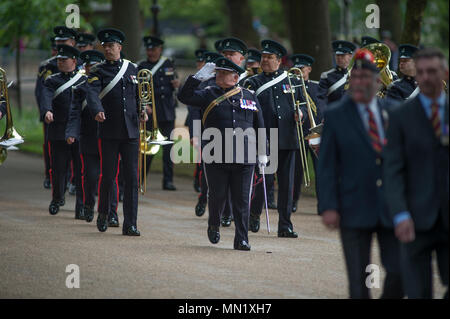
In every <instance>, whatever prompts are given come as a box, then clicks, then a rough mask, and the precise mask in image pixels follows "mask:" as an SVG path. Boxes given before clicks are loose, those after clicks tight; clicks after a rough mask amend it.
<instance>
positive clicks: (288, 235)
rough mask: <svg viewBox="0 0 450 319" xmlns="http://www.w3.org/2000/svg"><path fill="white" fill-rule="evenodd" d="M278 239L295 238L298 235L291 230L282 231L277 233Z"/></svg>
mask: <svg viewBox="0 0 450 319" xmlns="http://www.w3.org/2000/svg"><path fill="white" fill-rule="evenodd" d="M278 237H286V238H297V237H298V234H297V233H296V232H295V231H293V230H292V229H290V228H288V229H287V230H282V231H279V232H278Z"/></svg>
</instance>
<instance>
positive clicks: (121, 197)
mask: <svg viewBox="0 0 450 319" xmlns="http://www.w3.org/2000/svg"><path fill="white" fill-rule="evenodd" d="M119 202H123V192H121V193H119Z"/></svg>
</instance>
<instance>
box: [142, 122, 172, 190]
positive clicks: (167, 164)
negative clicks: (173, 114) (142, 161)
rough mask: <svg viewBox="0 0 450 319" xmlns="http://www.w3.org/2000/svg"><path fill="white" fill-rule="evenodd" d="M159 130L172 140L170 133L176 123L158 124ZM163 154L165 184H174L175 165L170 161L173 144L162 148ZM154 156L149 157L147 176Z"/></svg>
mask: <svg viewBox="0 0 450 319" xmlns="http://www.w3.org/2000/svg"><path fill="white" fill-rule="evenodd" d="M158 127H159V130H160V131H161V134H162V135H163V136H165V137H167V138H170V133H172V130H173V129H174V127H175V122H174V121H165V122H158ZM161 148H162V152H163V184H165V183H168V182H173V163H172V160H171V159H170V151H171V150H172V144H168V145H164V146H161ZM152 161H153V156H147V175H148V172H149V171H150V166H151V165H152Z"/></svg>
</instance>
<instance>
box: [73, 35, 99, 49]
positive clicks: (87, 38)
mask: <svg viewBox="0 0 450 319" xmlns="http://www.w3.org/2000/svg"><path fill="white" fill-rule="evenodd" d="M94 41H95V35H93V34H90V33H78V36H77V47H82V46H86V45H88V44H92V43H93V42H94Z"/></svg>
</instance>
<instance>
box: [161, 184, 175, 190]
mask: <svg viewBox="0 0 450 319" xmlns="http://www.w3.org/2000/svg"><path fill="white" fill-rule="evenodd" d="M163 189H164V190H166V191H176V190H177V189H176V187H175V185H173V183H172V182H167V183H164V184H163Z"/></svg>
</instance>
